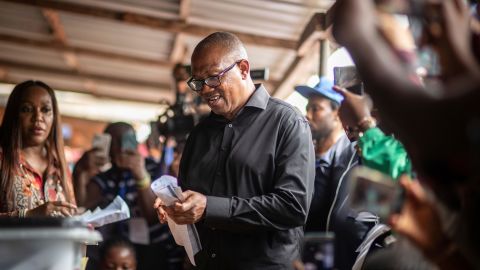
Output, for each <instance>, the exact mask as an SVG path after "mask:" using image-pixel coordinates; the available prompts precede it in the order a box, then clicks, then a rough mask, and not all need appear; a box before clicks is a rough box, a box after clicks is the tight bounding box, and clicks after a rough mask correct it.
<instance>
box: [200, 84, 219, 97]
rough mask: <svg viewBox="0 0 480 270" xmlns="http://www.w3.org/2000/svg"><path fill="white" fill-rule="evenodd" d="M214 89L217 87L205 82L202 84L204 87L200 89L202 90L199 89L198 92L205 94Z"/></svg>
mask: <svg viewBox="0 0 480 270" xmlns="http://www.w3.org/2000/svg"><path fill="white" fill-rule="evenodd" d="M213 89H215V87H210V86H208V85H207V84H206V83H204V84H203V86H202V89H200V91H198V94H199V95H204V94H206V93H209V92H211V91H212V90H213Z"/></svg>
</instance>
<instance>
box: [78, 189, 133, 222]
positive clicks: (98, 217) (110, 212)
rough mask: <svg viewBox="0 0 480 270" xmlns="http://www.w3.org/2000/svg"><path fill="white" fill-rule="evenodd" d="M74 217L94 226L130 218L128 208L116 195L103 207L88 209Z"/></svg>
mask: <svg viewBox="0 0 480 270" xmlns="http://www.w3.org/2000/svg"><path fill="white" fill-rule="evenodd" d="M75 218H76V219H79V220H81V221H83V222H85V223H88V224H91V225H92V226H93V227H95V228H96V227H100V226H103V225H105V224H109V223H113V222H117V221H121V220H125V219H128V218H130V209H129V208H128V205H127V203H126V202H125V201H124V200H123V199H122V197H120V196H117V197H115V199H114V200H113V201H112V202H111V203H110V204H109V205H108V206H107V207H105V208H104V209H100V208H99V207H97V208H95V210H94V211H93V212H92V211H90V210H88V211H86V212H85V213H83V214H81V215H80V216H77V217H75Z"/></svg>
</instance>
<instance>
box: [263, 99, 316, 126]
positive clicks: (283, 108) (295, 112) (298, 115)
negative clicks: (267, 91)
mask: <svg viewBox="0 0 480 270" xmlns="http://www.w3.org/2000/svg"><path fill="white" fill-rule="evenodd" d="M267 110H270V111H272V112H273V113H275V114H278V115H280V116H282V117H286V119H290V120H301V121H305V122H307V120H306V118H305V116H303V115H302V112H300V110H299V109H298V108H297V107H295V106H293V105H291V104H289V103H287V102H285V101H283V100H281V99H278V98H274V97H270V98H269V101H268V105H267Z"/></svg>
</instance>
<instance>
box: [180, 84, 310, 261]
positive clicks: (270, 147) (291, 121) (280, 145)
mask: <svg viewBox="0 0 480 270" xmlns="http://www.w3.org/2000/svg"><path fill="white" fill-rule="evenodd" d="M314 177H315V155H314V150H313V143H312V138H311V133H310V127H309V126H308V122H307V120H306V119H305V118H304V117H303V116H302V115H301V114H300V113H299V112H298V110H296V109H295V108H294V107H292V106H291V105H289V104H287V103H285V102H283V101H281V100H278V99H275V98H272V97H270V95H269V94H268V92H267V91H266V90H265V88H264V87H263V86H261V85H257V89H256V90H255V91H254V93H253V94H252V96H251V97H250V99H249V101H248V102H247V104H246V105H245V106H244V108H243V109H242V110H241V111H240V112H239V113H238V115H237V116H236V117H235V119H234V120H233V121H229V120H227V119H226V118H224V117H222V116H219V115H216V114H214V113H211V115H210V116H209V117H208V118H207V119H205V120H204V121H203V122H201V123H200V124H198V125H197V126H196V127H195V129H194V130H193V131H192V133H191V134H190V136H189V138H188V141H187V143H186V146H185V149H184V152H183V156H182V160H181V163H180V175H179V183H180V185H181V186H182V188H183V189H184V190H187V189H189V190H194V191H197V192H200V193H202V194H204V195H206V196H207V208H206V213H205V218H204V219H203V220H202V221H200V222H198V223H197V224H196V226H197V229H198V231H199V234H200V239H201V243H202V246H203V250H202V251H201V252H199V254H197V256H196V257H195V260H196V262H197V266H198V268H199V269H242V270H243V269H291V268H292V262H293V260H294V259H296V258H298V255H299V254H298V252H299V246H300V241H301V238H302V236H303V227H302V226H303V225H304V224H305V221H306V218H307V215H308V209H309V206H310V202H311V199H312V193H313V181H314Z"/></svg>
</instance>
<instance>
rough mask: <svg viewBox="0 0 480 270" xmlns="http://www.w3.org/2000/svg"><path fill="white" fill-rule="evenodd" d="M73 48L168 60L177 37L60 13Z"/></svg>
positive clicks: (98, 19)
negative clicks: (174, 38) (174, 39)
mask: <svg viewBox="0 0 480 270" xmlns="http://www.w3.org/2000/svg"><path fill="white" fill-rule="evenodd" d="M60 18H61V21H62V23H63V25H64V28H65V31H66V33H67V40H68V42H69V43H70V44H71V45H75V46H79V47H85V48H93V49H98V50H101V51H110V52H116V53H120V54H127V55H133V56H138V57H143V58H152V59H158V60H167V59H168V56H169V55H170V50H171V44H172V42H173V34H171V33H167V32H162V31H158V30H154V29H150V28H146V27H141V26H137V25H129V24H126V23H122V22H117V21H111V20H108V19H101V18H92V17H89V16H85V15H77V14H72V13H67V12H61V13H60Z"/></svg>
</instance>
